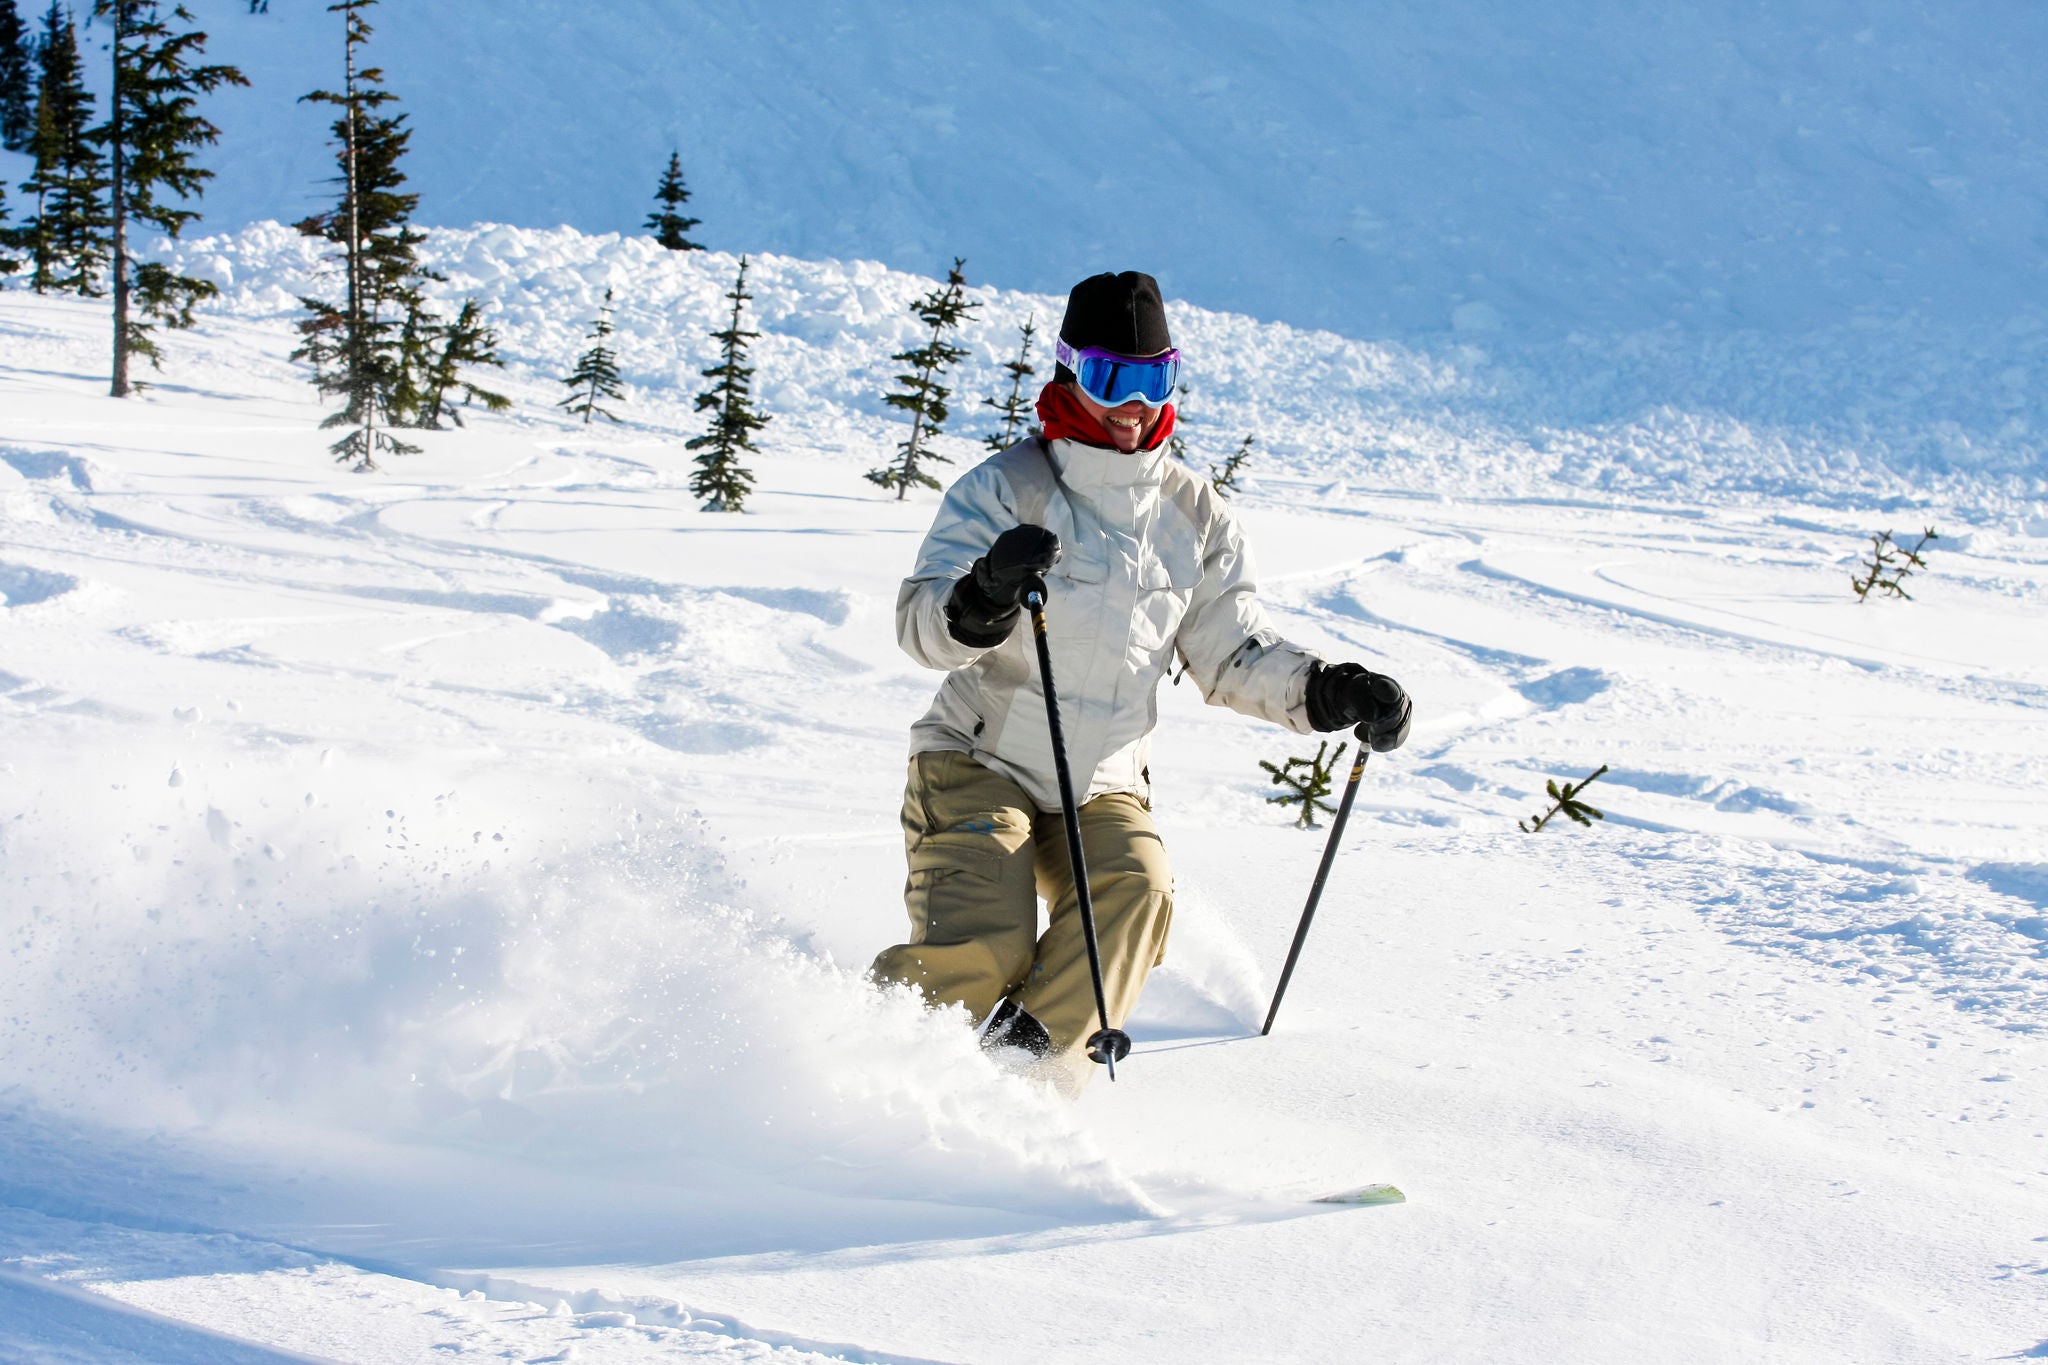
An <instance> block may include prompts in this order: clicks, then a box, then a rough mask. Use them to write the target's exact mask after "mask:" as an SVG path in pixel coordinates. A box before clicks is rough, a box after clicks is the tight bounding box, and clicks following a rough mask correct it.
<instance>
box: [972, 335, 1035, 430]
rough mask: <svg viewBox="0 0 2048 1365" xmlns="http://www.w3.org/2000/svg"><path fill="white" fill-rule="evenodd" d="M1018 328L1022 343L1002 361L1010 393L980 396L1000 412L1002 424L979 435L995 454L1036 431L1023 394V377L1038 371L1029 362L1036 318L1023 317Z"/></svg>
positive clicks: (1024, 378) (986, 403)
mask: <svg viewBox="0 0 2048 1365" xmlns="http://www.w3.org/2000/svg"><path fill="white" fill-rule="evenodd" d="M1019 330H1020V331H1021V332H1022V334H1023V337H1024V344H1023V345H1022V346H1019V347H1018V348H1017V358H1016V359H1015V360H1012V361H1008V362H1006V363H1005V364H1004V365H1003V372H1004V373H1005V374H1007V375H1009V376H1010V392H1009V395H1008V396H1007V397H1004V398H1000V399H997V398H984V399H982V400H981V402H982V406H983V407H989V408H994V409H995V410H996V411H997V412H999V413H1001V414H1002V418H1003V425H1002V426H1001V427H1000V428H998V429H997V430H995V431H992V432H990V433H989V434H988V435H986V436H984V437H982V438H981V443H982V444H983V445H985V446H987V447H988V448H989V449H990V450H992V451H994V452H995V453H996V454H998V455H1000V454H1002V453H1003V452H1004V451H1006V450H1008V449H1009V448H1010V447H1011V446H1013V445H1015V444H1017V442H1018V441H1020V440H1022V439H1023V438H1024V437H1026V436H1032V435H1036V434H1037V432H1038V427H1037V424H1036V423H1034V422H1033V421H1032V420H1031V412H1032V402H1031V400H1030V399H1029V398H1027V397H1025V396H1024V381H1025V380H1027V379H1029V378H1031V377H1032V376H1033V375H1035V374H1037V373H1038V370H1037V368H1036V367H1035V366H1033V365H1032V363H1031V338H1032V337H1033V336H1035V335H1036V334H1037V332H1038V320H1037V319H1036V318H1026V319H1025V320H1024V325H1023V327H1022V328H1020V329H1019Z"/></svg>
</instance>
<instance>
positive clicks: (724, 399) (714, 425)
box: [683, 256, 769, 512]
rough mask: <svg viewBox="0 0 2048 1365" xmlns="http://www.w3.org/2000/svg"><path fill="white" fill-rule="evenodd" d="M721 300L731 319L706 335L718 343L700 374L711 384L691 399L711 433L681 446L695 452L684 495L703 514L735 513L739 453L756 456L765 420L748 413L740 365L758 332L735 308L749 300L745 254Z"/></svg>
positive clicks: (748, 479)
mask: <svg viewBox="0 0 2048 1365" xmlns="http://www.w3.org/2000/svg"><path fill="white" fill-rule="evenodd" d="M726 297H727V298H729V299H731V300H732V318H731V320H730V321H729V322H727V323H726V325H725V328H724V330H722V331H717V332H713V333H712V334H711V335H712V338H713V339H714V340H716V341H717V342H718V345H719V356H720V359H719V363H718V364H716V365H713V366H712V367H711V368H710V369H708V370H705V371H703V375H704V377H705V378H706V379H710V380H715V381H717V382H715V383H714V384H712V386H711V387H710V388H708V389H706V390H705V391H704V392H702V393H700V394H698V395H697V411H699V412H706V411H708V412H710V413H711V414H712V418H711V429H710V430H709V431H707V432H705V433H704V434H703V435H702V436H699V437H697V438H696V439H695V440H691V441H685V442H684V443H683V448H684V449H685V450H695V451H698V452H700V453H699V454H698V456H697V472H696V473H695V474H692V475H691V476H690V492H691V493H693V494H695V495H696V496H697V497H700V498H702V499H704V510H705V511H707V512H737V511H740V510H741V509H742V507H743V506H744V505H745V503H746V500H747V490H748V489H749V488H752V487H753V486H754V474H753V471H752V470H750V469H748V468H746V467H745V466H744V465H742V464H741V463H740V455H741V453H742V452H745V453H747V454H755V453H757V452H756V450H755V446H754V433H755V432H757V431H759V430H760V429H761V428H762V427H765V426H767V425H768V421H769V419H768V418H767V417H765V416H763V415H762V414H760V413H758V412H755V411H754V395H753V381H754V371H753V368H752V367H751V366H749V365H748V364H747V363H746V360H747V342H748V341H749V340H751V339H753V338H754V337H757V336H759V335H761V334H760V333H759V332H749V331H746V330H744V329H743V328H742V327H741V326H740V316H741V310H742V309H744V308H745V307H746V304H747V300H748V299H751V298H752V297H753V295H752V294H749V293H748V292H747V258H746V257H745V256H742V257H740V273H739V278H738V279H736V280H734V281H733V285H732V292H731V293H730V294H727V295H726Z"/></svg>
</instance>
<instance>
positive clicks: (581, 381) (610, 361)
mask: <svg viewBox="0 0 2048 1365" xmlns="http://www.w3.org/2000/svg"><path fill="white" fill-rule="evenodd" d="M611 334H612V291H611V288H610V286H606V288H605V291H604V304H603V306H601V307H600V308H599V309H598V310H597V321H595V322H593V323H591V324H590V331H589V333H588V334H587V335H586V336H585V337H584V340H585V341H589V342H592V343H594V344H593V345H592V346H591V348H590V349H589V350H587V351H585V352H584V353H583V354H582V355H580V356H577V357H576V369H575V371H574V372H573V373H571V374H569V375H568V376H567V377H566V378H564V379H563V380H562V382H563V383H564V384H567V385H568V386H569V396H568V397H567V398H564V399H563V400H562V401H561V402H559V403H557V404H555V406H556V407H558V408H567V409H568V410H569V415H570V416H572V417H574V416H579V415H580V416H581V417H582V418H583V425H585V426H589V425H590V419H591V418H592V417H593V416H597V417H602V418H604V420H605V421H607V422H616V421H618V420H619V419H618V418H617V417H616V416H614V415H613V414H612V413H610V412H608V411H606V410H605V409H604V408H601V407H599V406H598V400H599V399H600V398H609V399H615V400H616V399H620V398H623V397H625V390H623V389H622V388H620V387H619V358H618V355H617V353H615V352H614V351H613V350H612V348H611V347H610V346H608V345H606V344H605V343H606V340H607V339H608V338H609V337H610V336H611Z"/></svg>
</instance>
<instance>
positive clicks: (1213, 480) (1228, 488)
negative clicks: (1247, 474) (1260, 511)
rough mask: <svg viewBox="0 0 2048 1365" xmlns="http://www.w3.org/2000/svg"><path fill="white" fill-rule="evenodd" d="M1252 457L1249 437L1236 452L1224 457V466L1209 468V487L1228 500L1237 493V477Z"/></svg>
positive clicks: (1211, 466) (1213, 465)
mask: <svg viewBox="0 0 2048 1365" xmlns="http://www.w3.org/2000/svg"><path fill="white" fill-rule="evenodd" d="M1251 457H1252V438H1251V437H1250V436H1249V435H1247V436H1246V437H1245V438H1244V441H1243V442H1242V443H1241V444H1240V445H1239V446H1238V448H1237V449H1236V450H1233V451H1231V452H1230V454H1228V455H1226V456H1224V457H1223V463H1222V464H1220V465H1215V464H1212V465H1210V466H1209V486H1210V487H1211V488H1213V489H1215V490H1216V491H1217V492H1218V493H1221V494H1222V495H1223V496H1224V497H1226V498H1227V497H1229V496H1230V495H1231V494H1232V493H1235V492H1237V491H1238V487H1237V476H1238V475H1239V474H1241V473H1243V472H1244V466H1245V462H1246V461H1247V460H1249V459H1251Z"/></svg>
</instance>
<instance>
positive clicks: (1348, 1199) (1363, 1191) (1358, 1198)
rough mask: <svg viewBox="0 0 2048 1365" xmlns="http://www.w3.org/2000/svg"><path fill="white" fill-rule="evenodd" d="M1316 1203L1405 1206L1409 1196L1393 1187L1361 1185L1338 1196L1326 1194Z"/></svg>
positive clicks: (1341, 1192)
mask: <svg viewBox="0 0 2048 1365" xmlns="http://www.w3.org/2000/svg"><path fill="white" fill-rule="evenodd" d="M1314 1202H1316V1203H1318V1204H1353V1205H1364V1204H1405V1203H1407V1202H1408V1196H1407V1195H1405V1194H1403V1193H1401V1191H1399V1190H1398V1189H1396V1188H1394V1187H1393V1186H1392V1185H1360V1186H1359V1187H1358V1188H1357V1189H1355V1190H1343V1191H1340V1192H1339V1193H1337V1194H1326V1195H1324V1196H1322V1197H1321V1198H1320V1199H1317V1200H1315V1201H1314Z"/></svg>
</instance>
